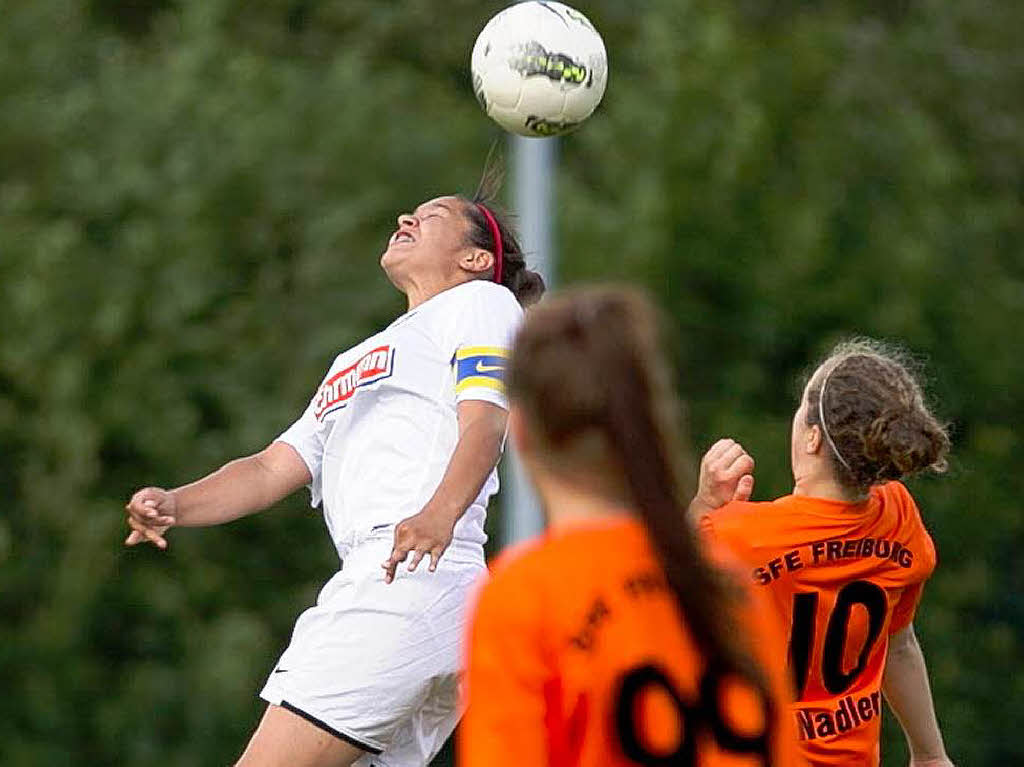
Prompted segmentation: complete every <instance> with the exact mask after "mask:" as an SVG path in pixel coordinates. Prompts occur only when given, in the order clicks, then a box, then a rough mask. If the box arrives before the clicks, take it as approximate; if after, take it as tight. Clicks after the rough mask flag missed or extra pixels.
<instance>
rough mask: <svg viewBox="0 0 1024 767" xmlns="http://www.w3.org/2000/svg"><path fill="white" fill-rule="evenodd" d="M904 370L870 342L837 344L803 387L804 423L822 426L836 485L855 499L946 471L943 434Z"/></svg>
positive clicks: (903, 362) (888, 351) (893, 354)
mask: <svg viewBox="0 0 1024 767" xmlns="http://www.w3.org/2000/svg"><path fill="white" fill-rule="evenodd" d="M912 369H913V365H912V364H911V363H910V362H909V361H908V360H907V359H906V355H904V354H903V353H901V352H900V351H898V350H896V349H893V348H890V347H887V346H885V345H883V344H881V343H879V342H877V341H872V340H870V339H858V340H855V341H848V342H845V343H842V344H839V345H838V346H836V347H835V348H834V349H833V350H832V352H831V353H830V354H829V356H828V357H827V358H826V359H825V361H824V362H823V363H822V364H821V365H819V366H818V368H817V372H815V374H814V376H813V377H812V379H811V384H810V386H809V387H808V389H807V425H808V426H813V425H815V424H818V425H821V426H822V432H823V435H824V442H825V449H826V450H827V451H828V455H829V456H830V458H831V460H832V468H833V470H834V472H835V476H836V479H837V480H838V481H839V483H840V484H841V485H843V487H845V488H847V489H849V490H852V491H854V492H855V493H857V494H863V493H866V492H867V491H868V489H869V488H870V487H871V486H872V485H875V484H878V483H880V482H885V481H887V480H892V479H903V478H904V477H908V476H911V475H913V474H917V473H920V472H922V471H926V470H931V471H934V472H943V471H945V470H946V456H947V454H948V453H949V435H948V434H947V433H946V429H945V428H944V427H943V426H942V424H940V423H939V422H938V420H937V419H936V418H935V416H934V415H932V413H931V411H930V410H929V408H928V406H927V405H926V404H925V401H924V396H923V394H922V391H921V385H920V384H919V383H918V381H917V378H916V377H915V375H914V374H913V373H912V372H911V371H912ZM823 385H824V399H822V387H823ZM822 416H824V424H822V423H821V421H822Z"/></svg>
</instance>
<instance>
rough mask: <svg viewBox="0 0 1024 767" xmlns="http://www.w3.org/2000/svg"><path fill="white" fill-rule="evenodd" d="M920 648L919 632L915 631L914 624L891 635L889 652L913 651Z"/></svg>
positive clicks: (892, 653)
mask: <svg viewBox="0 0 1024 767" xmlns="http://www.w3.org/2000/svg"><path fill="white" fill-rule="evenodd" d="M918 648H919V645H918V643H917V634H915V633H914V624H913V623H911V624H910V625H909V626H907V627H906V628H902V629H900V630H899V631H897V632H896V633H895V634H893V635H892V636H891V637H889V654H890V655H896V654H900V653H906V652H913V651H915V650H917V649H918Z"/></svg>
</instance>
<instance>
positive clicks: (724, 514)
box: [700, 499, 781, 537]
mask: <svg viewBox="0 0 1024 767" xmlns="http://www.w3.org/2000/svg"><path fill="white" fill-rule="evenodd" d="M780 500H781V499H780ZM778 504H779V501H730V502H729V503H727V504H725V505H724V506H721V507H719V508H717V509H715V510H714V511H712V512H709V513H707V514H705V515H704V516H703V517H701V518H700V526H701V528H702V529H704V530H705V531H707V532H713V533H716V534H719V535H724V536H727V537H728V536H729V535H731V534H734V533H743V532H744V531H749V530H750V529H751V528H752V527H756V528H763V527H765V526H768V525H771V524H772V522H773V520H774V519H775V517H774V515H773V514H772V511H774V510H775V509H776V507H777V505H778Z"/></svg>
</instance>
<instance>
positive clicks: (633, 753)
mask: <svg viewBox="0 0 1024 767" xmlns="http://www.w3.org/2000/svg"><path fill="white" fill-rule="evenodd" d="M741 581H742V576H740V578H738V579H737V582H741ZM750 591H751V592H753V591H754V589H751V590H750ZM742 609H743V613H742V615H740V616H737V625H747V626H749V625H756V626H761V624H762V623H764V624H765V628H763V629H762V628H754V629H752V632H753V634H754V635H756V634H759V633H763V634H764V635H766V636H768V637H769V641H768V642H767V643H766V644H764V645H761V644H760V642H758V643H757V644H755V643H753V642H752V643H751V645H752V650H753V651H755V652H759V653H760V652H762V650H763V656H764V659H765V661H767V659H768V658H772V659H773V661H774V663H775V664H776V665H775V668H774V669H773V668H770V667H769V668H767V669H766V673H767V675H768V677H769V680H770V682H771V684H772V690H771V694H772V697H771V701H770V702H769V701H766V700H764V697H763V696H762V695H761V694H760V693H758V692H756V691H755V690H754V689H752V688H748V686H746V685H745V684H742V683H740V682H739V681H738V680H737V679H736V678H735V677H728V676H726V677H725V678H720V677H719V676H718V675H716V674H715V673H713V672H712V671H710V670H709V669H708V668H707V664H706V663H705V662H704V659H703V658H702V656H701V654H700V653H699V651H698V650H697V648H696V646H695V643H694V641H693V640H692V639H691V636H690V634H689V632H688V631H687V630H686V629H685V627H684V624H683V623H682V622H681V621H680V615H679V610H678V607H677V602H676V600H675V596H674V595H673V593H672V592H671V590H670V589H669V587H668V583H667V581H666V579H665V576H664V574H663V571H662V570H661V567H660V566H659V564H658V561H657V559H656V555H655V553H654V551H653V550H652V549H651V547H650V544H649V542H648V538H647V534H646V532H645V530H644V528H643V526H642V525H641V524H640V523H639V522H638V521H636V520H632V519H621V520H614V521H608V522H602V523H598V524H594V525H591V526H587V527H580V528H576V529H573V530H570V531H561V532H556V533H552V534H550V535H548V536H546V537H544V538H542V539H540V540H539V541H536V542H533V543H531V544H527V545H526V546H523V547H520V548H519V549H517V550H514V551H512V552H509V553H508V554H506V555H503V556H502V557H501V558H500V560H499V562H498V564H497V565H496V567H495V573H494V576H493V579H492V580H491V581H490V582H489V583H488V584H487V585H485V586H484V587H483V590H482V592H481V594H480V597H479V601H478V603H477V605H476V610H475V614H474V617H473V621H472V627H471V630H470V640H469V662H468V672H467V687H468V695H469V706H468V710H467V712H466V716H465V717H464V719H463V721H462V724H461V726H460V737H459V764H460V765H463V767H500V765H516V767H520V766H522V765H529V767H543V766H544V765H547V766H549V767H568V766H569V765H579V767H597V766H598V765H600V766H601V767H627V766H631V767H632V766H635V765H650V764H680V765H682V764H687V765H689V764H694V765H709V766H714V767H727V766H728V767H732V766H735V767H741V766H742V767H753V766H754V765H768V764H771V765H779V766H781V765H786V766H788V765H792V764H794V761H793V760H794V759H795V758H796V754H797V753H798V752H797V749H796V744H795V737H796V736H795V732H794V730H793V727H792V717H791V716H789V714H788V705H787V704H788V702H789V701H791V700H792V696H791V695H789V696H788V697H786V696H787V695H788V685H787V682H786V677H785V666H784V663H783V652H784V651H783V650H781V649H780V648H781V639H779V636H780V634H781V631H780V630H778V629H777V628H776V627H774V626H772V625H770V624H772V623H773V622H774V620H775V619H774V617H773V616H772V614H771V610H770V608H768V607H767V606H765V605H762V606H761V608H757V607H756V606H755V605H754V604H753V599H751V600H749V603H748V604H745V605H744V606H743V608H742ZM741 619H742V620H743V621H744V622H743V623H741V622H740V620H741ZM748 621H749V622H748ZM773 641H778V642H780V645H779V648H775V647H773V645H772V642H773ZM758 659H759V660H760V659H761V658H760V657H759V658H758ZM784 691H785V692H784Z"/></svg>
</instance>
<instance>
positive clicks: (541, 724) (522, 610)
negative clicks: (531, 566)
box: [458, 573, 553, 767]
mask: <svg viewBox="0 0 1024 767" xmlns="http://www.w3.org/2000/svg"><path fill="white" fill-rule="evenodd" d="M510 580H511V579H509V578H503V577H502V575H501V574H500V573H499V574H498V575H497V576H496V577H495V579H494V580H492V581H491V582H490V583H488V584H487V585H486V586H484V588H483V590H482V591H481V594H480V598H479V600H478V602H477V605H476V609H475V612H474V615H473V618H472V622H471V626H470V633H469V641H468V652H469V659H468V664H467V670H466V692H467V701H468V706H467V709H466V714H465V716H464V717H463V719H462V722H461V724H460V726H459V744H458V751H459V764H460V765H463V767H492V766H493V765H495V764H523V765H527V764H529V765H534V764H536V765H543V764H548V761H549V760H548V748H547V739H546V736H545V732H546V721H545V714H546V711H547V705H546V699H545V690H546V689H547V685H548V684H549V681H548V680H550V679H551V678H552V675H553V674H552V672H551V671H550V669H549V667H548V664H547V663H546V662H545V660H544V656H543V649H542V645H541V630H540V626H541V621H540V609H539V606H538V605H537V602H536V601H535V599H534V598H532V597H533V596H534V594H532V593H531V590H529V589H526V588H524V584H522V583H519V584H518V585H514V584H513V583H511V582H510Z"/></svg>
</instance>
